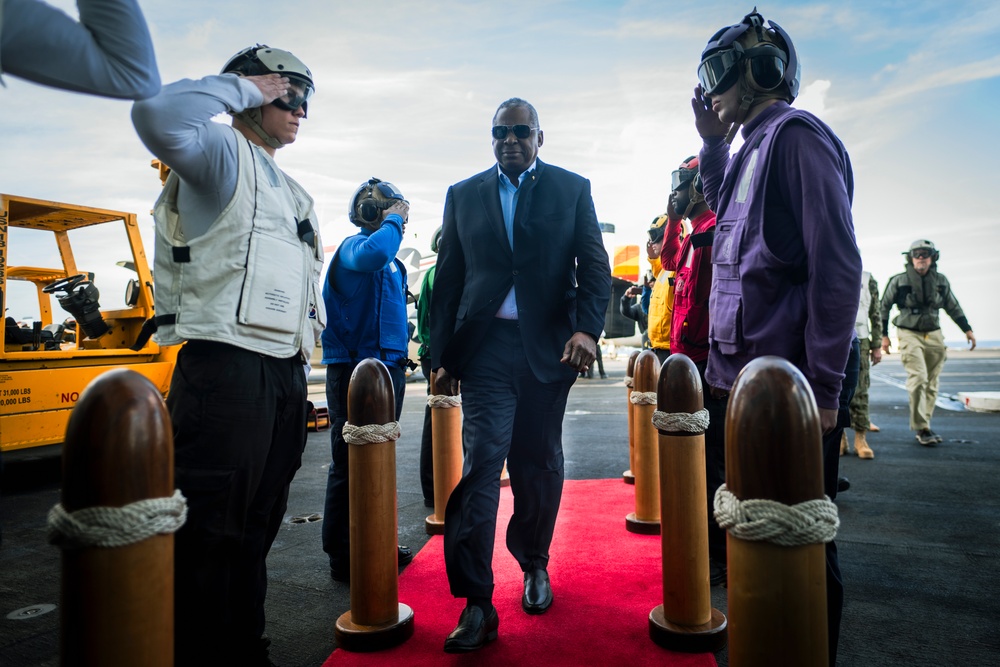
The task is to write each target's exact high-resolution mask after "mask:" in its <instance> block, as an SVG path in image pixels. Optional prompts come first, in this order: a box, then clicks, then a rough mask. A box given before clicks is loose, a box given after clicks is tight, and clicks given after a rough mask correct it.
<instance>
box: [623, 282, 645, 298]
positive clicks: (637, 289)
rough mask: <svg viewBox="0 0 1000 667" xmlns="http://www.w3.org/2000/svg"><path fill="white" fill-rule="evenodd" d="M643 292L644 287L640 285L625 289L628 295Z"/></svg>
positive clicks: (637, 294) (638, 294)
mask: <svg viewBox="0 0 1000 667" xmlns="http://www.w3.org/2000/svg"><path fill="white" fill-rule="evenodd" d="M641 294H642V288H641V287H639V286H638V285H632V286H631V287H629V288H628V289H627V290H625V295H626V296H640V295H641Z"/></svg>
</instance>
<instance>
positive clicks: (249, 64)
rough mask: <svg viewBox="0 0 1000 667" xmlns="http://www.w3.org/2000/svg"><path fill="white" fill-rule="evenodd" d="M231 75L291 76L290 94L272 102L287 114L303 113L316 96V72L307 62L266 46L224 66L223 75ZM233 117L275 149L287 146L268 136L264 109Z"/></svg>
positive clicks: (239, 55) (244, 52)
mask: <svg viewBox="0 0 1000 667" xmlns="http://www.w3.org/2000/svg"><path fill="white" fill-rule="evenodd" d="M228 72H232V73H236V74H241V75H243V76H256V75H259V74H281V75H282V76H286V77H288V80H289V82H290V83H291V85H292V87H291V89H290V90H289V91H288V95H286V96H285V97H283V98H280V99H277V100H274V101H273V102H271V104H273V105H274V106H276V107H278V108H279V109H284V110H285V111H294V110H295V109H298V108H299V107H302V111H303V112H305V111H307V110H308V108H309V107H308V104H307V101H308V100H309V98H310V97H312V94H313V91H314V90H315V85H314V84H313V78H312V72H311V71H309V68H308V67H306V65H305V63H303V62H302V61H301V60H299V59H298V58H296V57H295V56H293V55H292V54H291V53H289V52H288V51H282V50H281V49H272V48H271V47H269V46H267V45H266V44H257V45H256V46H250V47H247V48H245V49H243V50H242V51H240V52H239V53H237V54H236V55H235V56H233V57H232V58H230V59H229V61H228V62H227V63H226V64H225V66H223V68H222V73H223V74H226V73H228ZM232 115H233V117H235V118H239V119H240V120H241V121H243V122H244V123H246V124H247V125H249V126H250V127H251V128H253V130H254V132H256V133H257V134H258V135H260V138H261V139H263V140H264V141H265V142H267V145H268V146H271V147H272V148H281V147H282V146H283V145H284V144H282V143H281V142H280V141H278V140H277V139H275V138H274V137H272V136H271V135H269V134H267V133H266V132H265V131H264V128H262V127H261V125H260V123H261V120H262V119H263V114H262V113H261V110H260V107H257V108H254V109H245V110H244V111H241V112H239V113H234V114H232Z"/></svg>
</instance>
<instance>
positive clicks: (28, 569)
mask: <svg viewBox="0 0 1000 667" xmlns="http://www.w3.org/2000/svg"><path fill="white" fill-rule="evenodd" d="M606 366H607V371H608V373H609V378H608V379H607V380H599V379H593V380H581V381H579V382H577V384H576V385H575V386H574V388H573V390H572V392H571V393H570V398H569V405H568V408H567V415H566V421H565V428H564V449H565V455H566V475H567V478H568V479H598V478H620V476H621V472H622V470H624V469H625V468H627V467H628V466H627V458H628V457H627V445H626V439H625V432H626V424H627V422H626V417H625V412H624V401H625V390H624V387H623V385H622V380H623V378H624V375H625V372H624V362H623V360H622V359H621V358H619V359H618V360H608V361H607V364H606ZM875 373H876V376H875V378H874V379H873V385H872V391H871V411H872V420H873V421H874V422H875V423H876V424H878V425H879V426H880V427H881V428H882V432H881V433H873V434H870V436H869V443H870V444H871V446H872V448H873V449H874V451H875V455H876V458H875V460H874V461H861V460H859V459H858V458H857V457H854V456H850V457H845V458H843V459H842V460H841V474H846V475H847V477H848V478H849V479H850V481H851V489H850V490H849V491H847V492H846V493H843V494H842V495H841V496H840V497H839V498H838V506H839V510H840V517H841V529H840V533H839V534H838V536H837V543H838V545H839V549H840V555H841V556H840V557H841V567H842V569H843V572H844V578H845V585H846V589H847V590H846V596H847V598H846V602H845V606H844V616H843V627H842V632H841V639H840V657H839V660H838V664H840V665H861V666H869V665H909V666H918V665H927V666H938V665H963V666H970V667H971V666H977V665H983V666H986V665H996V664H1000V630H998V626H997V621H998V619H1000V518H998V517H1000V493H998V492H997V480H998V477H1000V414H985V413H974V412H970V411H956V410H947V409H941V408H938V410H937V411H936V412H935V416H934V423H933V427H934V429H935V430H936V431H937V432H938V433H939V434H940V435H942V436H943V437H944V438H945V442H944V443H943V444H941V445H939V446H938V447H936V448H925V447H921V446H919V445H917V443H916V442H915V440H914V438H913V434H912V433H911V432H910V431H909V430H908V426H907V407H906V392H905V391H904V390H903V389H901V388H900V386H899V384H900V383H901V382H902V381H903V380H904V379H905V373H904V371H903V369H902V366H901V365H900V363H899V357H898V356H896V355H893V356H891V357H889V358H888V359H887V360H886V361H885V362H884V363H883V364H881V365H880V366H877V367H876V368H875ZM312 388H313V389H314V391H315V397H316V398H322V386H321V385H313V387H312ZM941 390H942V393H944V394H954V393H957V392H958V391H1000V352H997V351H988V350H987V351H982V352H981V351H978V350H977V351H976V352H974V353H971V354H970V353H965V352H952V353H951V355H950V359H949V361H948V362H947V365H946V366H945V370H944V376H943V378H942V387H941ZM424 392H425V388H424V384H423V382H422V381H421V382H415V383H410V384H408V386H407V398H406V401H405V402H404V407H403V417H402V431H403V437H402V438H401V439H400V440H399V441H398V443H397V465H398V474H397V485H398V504H399V531H400V542H401V543H403V544H407V545H409V546H411V547H413V548H414V549H419V548H420V547H421V546H422V545H423V544H424V542H426V540H427V539H428V537H427V535H426V533H425V531H424V518H425V517H426V516H427V515H428V513H429V510H427V509H426V508H425V507H424V505H423V500H422V496H421V493H420V487H419V482H418V473H417V466H418V463H417V462H418V450H419V442H420V428H421V423H422V418H423V406H424ZM852 436H853V433H852V432H851V431H848V437H849V438H851V437H852ZM329 437H330V436H329V432H323V433H312V434H310V435H309V442H308V444H307V447H306V452H305V457H304V461H303V465H302V469H301V470H300V471H299V473H298V475H297V476H296V479H295V481H294V483H293V485H292V490H291V497H290V500H289V506H288V512H287V513H288V518H289V519H291V518H292V517H295V516H305V515H309V514H312V513H321V512H322V510H323V498H324V491H325V485H326V466H327V464H328V463H329ZM5 473H6V474H5V480H4V488H3V493H4V495H3V496H2V498H0V522H2V528H3V542H2V545H0V665H2V666H3V667H43V666H46V667H47V666H55V665H58V664H59V658H58V651H59V648H58V645H59V641H58V635H59V613H58V609H57V610H55V611H52V612H50V613H28V614H26V615H22V617H20V618H17V619H10V618H7V616H8V614H10V613H11V612H14V611H16V610H20V609H24V608H26V607H35V606H38V608H39V609H44V608H45V607H44V606H43V605H56V606H57V605H58V604H59V579H60V568H59V552H58V550H57V549H56V548H55V547H52V546H49V545H48V544H47V543H46V539H45V516H46V514H47V512H48V510H49V508H51V507H52V505H54V504H55V503H56V502H58V500H59V487H58V477H59V473H58V462H57V461H51V460H50V461H48V462H41V463H37V462H36V463H30V464H29V463H21V464H17V465H8V466H7V470H6V471H5ZM320 526H321V524H320V523H319V522H312V523H299V524H296V523H292V522H291V521H288V522H286V524H285V526H283V528H282V530H281V532H280V533H279V535H278V538H277V541H276V542H275V544H274V548H273V549H272V551H271V555H270V557H269V560H268V564H269V580H270V584H269V592H268V601H267V614H268V629H267V633H268V635H269V636H270V637H271V639H272V641H273V645H272V650H271V655H272V659H273V660H274V661H275V662H276V663H277V664H278V665H281V666H282V667H318V666H319V665H321V664H322V663H323V661H324V660H325V659H326V657H327V656H328V655H329V654H330V652H331V651H332V650H333V648H334V641H333V624H334V622H335V620H336V619H337V618H338V617H339V616H340V615H341V614H342V613H343V612H345V611H346V610H347V609H348V608H349V606H350V604H349V591H348V586H347V585H345V584H339V583H336V582H333V581H331V579H330V577H329V574H328V568H327V562H326V557H325V555H324V554H323V552H322V550H321V549H320ZM498 548H503V547H502V545H500V546H499V547H498ZM579 548H580V549H586V548H587V545H586V544H581V545H580V546H579ZM553 586H554V589H555V594H556V595H557V596H558V594H559V582H558V581H555V582H553ZM447 590H448V589H447V584H446V582H442V584H441V595H447V594H448V592H447ZM712 590H713V594H712V599H713V605H714V606H715V607H717V608H719V609H721V610H723V611H725V609H726V590H725V589H724V588H714V589H712ZM414 611H415V614H416V616H417V617H418V619H419V614H420V611H419V610H414ZM441 640H442V642H443V641H444V637H442V638H441ZM442 655H443V654H442ZM716 658H717V660H718V661H719V664H720V665H727V664H728V660H727V654H726V652H725V651H722V652H720V653H719V654H717V655H716ZM540 659H541V658H540Z"/></svg>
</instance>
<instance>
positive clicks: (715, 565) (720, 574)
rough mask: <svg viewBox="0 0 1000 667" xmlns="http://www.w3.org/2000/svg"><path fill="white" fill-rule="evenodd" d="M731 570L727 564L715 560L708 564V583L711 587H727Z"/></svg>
mask: <svg viewBox="0 0 1000 667" xmlns="http://www.w3.org/2000/svg"><path fill="white" fill-rule="evenodd" d="M728 574H729V570H728V569H727V567H726V564H725V563H720V562H718V561H716V560H714V559H711V560H709V562H708V583H709V585H711V586H726V584H727V581H728Z"/></svg>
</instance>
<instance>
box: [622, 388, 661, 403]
mask: <svg viewBox="0 0 1000 667" xmlns="http://www.w3.org/2000/svg"><path fill="white" fill-rule="evenodd" d="M628 398H629V400H630V401H632V405H656V392H655V391H633V392H632V393H631V394H629V395H628Z"/></svg>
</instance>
